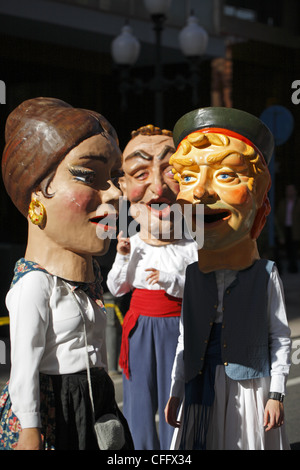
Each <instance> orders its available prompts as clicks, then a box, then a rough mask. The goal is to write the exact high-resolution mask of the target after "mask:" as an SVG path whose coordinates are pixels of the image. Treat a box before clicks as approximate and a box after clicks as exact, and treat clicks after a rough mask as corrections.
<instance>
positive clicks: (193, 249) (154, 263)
mask: <svg viewBox="0 0 300 470" xmlns="http://www.w3.org/2000/svg"><path fill="white" fill-rule="evenodd" d="M197 259H198V247H197V244H196V243H195V242H194V241H193V240H186V239H183V240H179V241H177V242H174V243H170V244H168V245H162V246H152V245H148V244H147V243H145V242H144V241H143V240H142V239H141V238H140V236H139V234H136V235H133V237H131V238H130V254H129V255H121V254H119V253H117V254H116V258H115V261H114V264H113V266H112V268H111V270H110V272H109V273H108V276H107V287H108V288H109V290H110V292H111V294H112V295H114V296H115V297H119V296H121V295H124V294H126V293H127V292H130V291H131V290H132V289H133V288H136V289H149V290H152V289H153V290H157V289H163V290H165V291H166V292H167V294H169V295H172V296H173V297H178V298H182V296H183V289H184V282H185V271H186V267H187V266H188V265H189V264H191V263H193V262H194V261H196V260H197ZM148 268H155V269H157V270H159V283H155V284H153V285H150V284H149V283H148V282H147V281H146V278H147V276H149V274H150V272H149V271H145V270H146V269H148Z"/></svg>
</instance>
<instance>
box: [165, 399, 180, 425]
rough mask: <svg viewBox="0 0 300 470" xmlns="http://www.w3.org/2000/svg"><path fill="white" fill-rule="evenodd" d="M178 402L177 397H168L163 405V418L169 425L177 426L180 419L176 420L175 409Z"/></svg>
mask: <svg viewBox="0 0 300 470" xmlns="http://www.w3.org/2000/svg"><path fill="white" fill-rule="evenodd" d="M179 404H180V399H179V398H178V397H170V398H169V400H168V403H167V405H166V407H165V419H166V422H167V423H168V424H170V426H173V427H174V428H179V426H180V421H178V420H177V410H178V407H179Z"/></svg>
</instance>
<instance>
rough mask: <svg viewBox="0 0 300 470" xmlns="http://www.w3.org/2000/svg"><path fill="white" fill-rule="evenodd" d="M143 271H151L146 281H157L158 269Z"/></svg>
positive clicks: (152, 282) (153, 282)
mask: <svg viewBox="0 0 300 470" xmlns="http://www.w3.org/2000/svg"><path fill="white" fill-rule="evenodd" d="M145 271H151V274H149V276H147V277H146V281H149V284H150V285H152V284H156V282H158V281H159V271H158V269H155V268H149V269H145Z"/></svg>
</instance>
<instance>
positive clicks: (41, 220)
mask: <svg viewBox="0 0 300 470" xmlns="http://www.w3.org/2000/svg"><path fill="white" fill-rule="evenodd" d="M28 216H29V219H30V221H31V222H32V223H33V224H34V225H39V226H43V225H45V222H46V209H45V206H44V205H43V204H42V203H41V202H40V201H38V200H37V199H32V201H31V203H30V204H29V209H28Z"/></svg>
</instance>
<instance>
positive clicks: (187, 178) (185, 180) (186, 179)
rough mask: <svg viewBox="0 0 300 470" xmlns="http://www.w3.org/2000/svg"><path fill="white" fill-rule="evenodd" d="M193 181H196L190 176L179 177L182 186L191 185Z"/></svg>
mask: <svg viewBox="0 0 300 470" xmlns="http://www.w3.org/2000/svg"><path fill="white" fill-rule="evenodd" d="M194 181H196V178H195V177H194V176H191V175H181V182H182V183H183V184H189V183H193V182H194Z"/></svg>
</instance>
